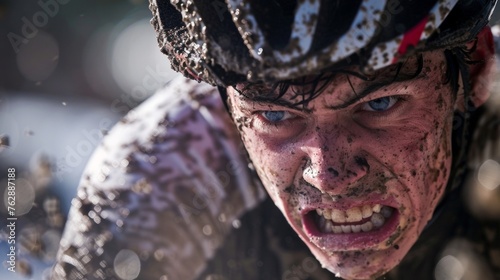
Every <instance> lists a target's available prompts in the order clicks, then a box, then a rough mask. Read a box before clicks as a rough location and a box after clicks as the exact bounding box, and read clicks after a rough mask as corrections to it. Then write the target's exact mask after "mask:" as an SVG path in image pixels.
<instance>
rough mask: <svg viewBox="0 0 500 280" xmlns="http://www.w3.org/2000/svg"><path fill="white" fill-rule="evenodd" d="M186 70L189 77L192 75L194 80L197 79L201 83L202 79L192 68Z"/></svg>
mask: <svg viewBox="0 0 500 280" xmlns="http://www.w3.org/2000/svg"><path fill="white" fill-rule="evenodd" d="M186 70H187V71H188V73H189V75H191V77H193V79H195V80H196V81H197V82H200V81H201V78H200V76H198V75H196V74H195V73H194V72H193V70H191V69H190V68H186Z"/></svg>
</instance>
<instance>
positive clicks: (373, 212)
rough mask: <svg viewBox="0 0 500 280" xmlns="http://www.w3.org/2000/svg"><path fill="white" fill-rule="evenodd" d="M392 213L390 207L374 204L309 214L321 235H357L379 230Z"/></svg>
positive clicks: (392, 209)
mask: <svg viewBox="0 0 500 280" xmlns="http://www.w3.org/2000/svg"><path fill="white" fill-rule="evenodd" d="M394 211H395V209H394V208H392V207H390V206H382V205H380V204H375V205H373V206H372V205H364V206H363V207H353V208H350V209H347V210H346V211H342V210H338V209H321V208H318V209H316V211H311V212H310V213H311V214H312V215H313V217H312V218H313V219H314V221H315V223H316V226H317V228H318V230H319V231H320V232H321V233H357V232H370V231H373V230H376V229H378V228H381V227H382V226H383V225H384V224H385V222H386V220H388V219H390V218H391V216H392V214H393V212H394Z"/></svg>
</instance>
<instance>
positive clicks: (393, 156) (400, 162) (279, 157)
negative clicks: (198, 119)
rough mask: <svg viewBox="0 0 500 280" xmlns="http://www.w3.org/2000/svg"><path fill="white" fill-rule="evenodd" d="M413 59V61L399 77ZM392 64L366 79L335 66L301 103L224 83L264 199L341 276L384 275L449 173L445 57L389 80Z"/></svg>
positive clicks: (430, 57) (432, 57)
mask: <svg viewBox="0 0 500 280" xmlns="http://www.w3.org/2000/svg"><path fill="white" fill-rule="evenodd" d="M417 65H418V63H417V59H416V58H415V59H410V60H409V61H408V62H406V63H405V64H404V66H403V67H402V69H401V74H400V75H404V74H408V73H415V72H416V71H417V70H416V69H417ZM394 69H395V67H391V68H388V69H384V70H382V71H380V72H379V73H377V75H375V76H374V79H373V80H372V81H364V80H362V79H360V78H357V77H355V76H353V75H349V74H337V75H335V76H334V78H333V80H332V81H331V82H330V83H329V84H328V86H327V87H326V88H325V89H324V90H323V92H322V93H321V94H320V95H319V96H318V97H317V98H315V99H313V100H312V101H311V102H309V103H308V104H307V106H305V108H304V107H301V108H300V109H293V108H290V107H288V106H286V105H278V104H277V102H256V101H252V100H250V99H247V98H245V97H244V96H243V95H241V94H240V93H238V92H236V91H235V90H234V89H233V88H229V89H228V90H229V99H230V100H229V101H230V102H229V103H230V107H231V111H232V115H233V118H234V121H235V123H236V125H237V126H238V128H239V130H240V132H241V136H242V139H243V142H244V144H245V147H246V149H247V150H248V153H249V155H250V158H251V160H252V161H253V163H254V166H255V168H256V170H257V172H258V174H259V177H260V178H261V180H262V182H263V184H264V186H265V188H266V189H267V192H268V193H269V195H270V197H271V198H272V199H273V201H274V202H275V204H276V205H277V206H278V207H279V209H280V210H281V211H282V213H283V214H284V215H285V217H286V219H287V220H288V222H289V223H290V225H291V226H292V228H293V229H294V230H295V231H296V232H297V233H298V235H299V236H300V237H301V238H302V240H303V241H304V242H305V243H306V244H307V246H308V247H309V248H310V250H311V251H312V252H313V254H314V255H315V256H316V258H317V259H318V260H319V261H320V262H321V264H322V265H323V266H324V267H326V268H327V269H329V270H330V271H332V272H334V273H336V274H337V275H338V276H340V277H343V278H347V279H351V278H355V279H367V278H372V277H376V276H380V275H381V274H383V273H385V272H387V271H388V270H390V269H392V268H393V267H394V266H396V265H397V264H398V263H399V262H400V261H401V259H402V258H403V257H404V256H405V255H406V253H407V252H408V250H409V249H410V247H411V246H412V245H413V244H414V243H415V241H416V240H417V238H418V236H419V235H420V233H421V232H422V230H423V229H424V227H425V226H426V224H427V222H428V221H429V219H430V218H431V217H432V213H433V211H434V209H435V207H436V205H437V203H438V201H439V200H440V198H441V196H442V194H443V192H444V189H445V186H446V183H447V181H448V177H449V173H450V167H451V141H450V139H451V130H452V117H453V110H454V98H453V95H452V93H451V87H450V85H449V84H445V80H446V78H445V74H444V73H445V70H446V66H445V60H444V56H443V55H442V53H441V52H430V53H425V54H424V55H423V70H422V71H421V72H420V74H419V75H418V76H417V77H416V78H413V79H409V80H405V81H400V82H392V81H393V78H394V76H395V70H394ZM236 88H238V89H240V90H241V89H243V86H242V85H239V86H237V87H236ZM293 91H300V88H289V90H288V92H287V93H286V94H285V96H284V98H283V100H284V101H288V102H290V103H295V102H297V101H300V99H293V100H292V98H293V97H292V96H293V95H294V94H293ZM368 92H370V93H369V94H366V93H368ZM245 95H247V94H245ZM363 95H364V97H363V98H361V99H359V100H357V101H355V102H352V101H353V100H355V99H356V96H363ZM279 104H285V103H279Z"/></svg>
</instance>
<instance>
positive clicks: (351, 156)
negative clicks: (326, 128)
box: [302, 131, 370, 195]
mask: <svg viewBox="0 0 500 280" xmlns="http://www.w3.org/2000/svg"><path fill="white" fill-rule="evenodd" d="M326 134H327V135H325V134H322V133H321V131H316V133H314V135H311V136H310V137H309V139H308V140H307V141H306V142H307V143H306V144H305V145H304V146H302V151H303V152H304V157H305V158H304V159H305V160H304V167H303V172H302V177H303V179H304V180H305V181H306V182H308V183H309V184H311V185H312V186H314V187H316V188H318V189H319V190H320V191H321V192H323V193H328V194H330V195H342V194H345V193H346V192H347V191H348V190H347V189H348V188H349V186H351V185H353V184H354V183H356V182H358V181H359V180H360V179H362V178H363V177H364V176H365V175H366V174H368V172H369V170H370V165H369V164H368V161H367V159H366V156H364V155H363V154H364V153H363V152H362V150H361V147H358V144H356V143H354V142H353V140H352V137H351V136H348V135H346V134H344V133H342V132H341V131H337V132H336V133H335V132H334V133H332V132H330V133H328V132H326Z"/></svg>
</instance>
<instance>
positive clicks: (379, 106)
mask: <svg viewBox="0 0 500 280" xmlns="http://www.w3.org/2000/svg"><path fill="white" fill-rule="evenodd" d="M397 101H398V98H397V97H394V96H387V97H381V98H377V99H374V100H372V101H368V102H366V103H365V105H364V106H363V109H365V110H367V111H378V112H381V111H387V110H389V109H390V108H391V107H392V106H394V104H396V102H397Z"/></svg>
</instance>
